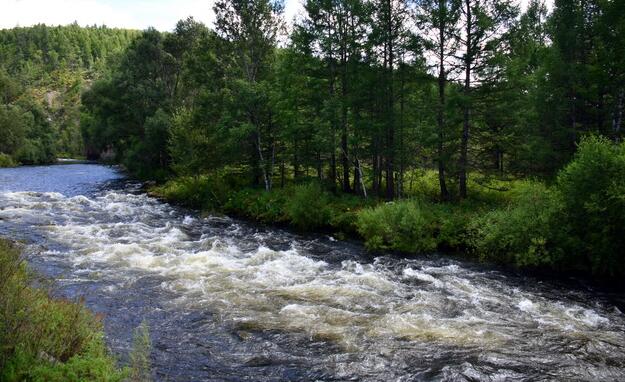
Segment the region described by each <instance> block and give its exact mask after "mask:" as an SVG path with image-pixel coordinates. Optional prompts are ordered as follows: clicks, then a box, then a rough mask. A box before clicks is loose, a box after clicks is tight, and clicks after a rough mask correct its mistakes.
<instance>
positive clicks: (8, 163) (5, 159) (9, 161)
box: [0, 153, 17, 168]
mask: <svg viewBox="0 0 625 382" xmlns="http://www.w3.org/2000/svg"><path fill="white" fill-rule="evenodd" d="M15 166H17V163H15V161H14V160H13V158H11V157H10V156H9V155H7V154H5V153H0V168H2V167H15Z"/></svg>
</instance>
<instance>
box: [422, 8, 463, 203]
mask: <svg viewBox="0 0 625 382" xmlns="http://www.w3.org/2000/svg"><path fill="white" fill-rule="evenodd" d="M416 16H417V26H418V27H419V29H420V30H421V36H422V38H423V40H424V45H425V48H426V49H427V50H428V52H429V53H430V54H432V55H433V56H434V57H435V58H436V69H437V72H438V81H437V83H438V105H437V106H438V107H437V112H436V123H437V125H438V130H437V145H436V146H437V147H436V161H437V163H438V182H439V187H440V198H441V200H443V201H449V199H450V194H449V190H448V188H447V181H446V178H445V171H446V157H447V155H446V153H445V141H446V137H445V135H446V134H445V132H446V130H447V128H446V122H445V112H446V88H447V83H448V75H449V73H450V71H452V70H453V66H452V62H451V60H452V58H453V57H454V55H455V53H456V51H457V50H458V40H457V39H456V36H457V35H458V34H459V30H458V28H459V25H458V22H459V17H460V0H423V1H421V2H420V3H419V4H418V8H417V13H416Z"/></svg>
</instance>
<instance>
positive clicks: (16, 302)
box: [0, 240, 125, 382]
mask: <svg viewBox="0 0 625 382" xmlns="http://www.w3.org/2000/svg"><path fill="white" fill-rule="evenodd" d="M32 282H33V276H32V275H31V274H30V273H29V272H28V270H27V269H26V267H25V265H24V264H23V263H22V261H21V259H20V255H19V252H18V250H17V249H16V248H15V247H14V246H13V245H12V244H10V243H8V242H6V241H3V240H0V380H2V381H23V380H32V381H52V382H54V381H59V382H60V381H120V380H122V379H123V378H124V376H125V371H120V370H119V369H117V368H116V366H115V360H114V359H112V358H111V357H110V356H109V355H108V353H107V350H106V346H105V344H104V338H103V332H102V324H101V322H100V321H99V320H98V319H97V318H96V317H95V316H94V315H93V314H92V313H91V312H90V311H88V310H87V309H86V308H85V307H84V305H82V304H77V303H73V302H69V301H65V300H55V299H52V298H50V296H49V295H48V293H47V291H45V290H44V289H41V288H33V287H31V286H30V284H31V283H32Z"/></svg>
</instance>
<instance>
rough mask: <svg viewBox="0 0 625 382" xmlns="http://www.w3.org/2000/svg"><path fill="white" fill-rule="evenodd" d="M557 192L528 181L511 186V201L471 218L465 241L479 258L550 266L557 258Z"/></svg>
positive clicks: (558, 251)
mask: <svg viewBox="0 0 625 382" xmlns="http://www.w3.org/2000/svg"><path fill="white" fill-rule="evenodd" d="M558 211H559V201H558V197H557V194H556V193H555V192H554V191H552V190H549V189H547V188H546V187H545V186H544V185H543V184H540V183H534V182H528V183H526V184H525V185H523V186H520V187H518V188H517V189H515V191H514V194H513V196H512V200H511V202H510V203H509V204H508V205H507V206H505V207H504V208H499V209H494V210H492V211H490V212H487V213H486V214H484V215H482V216H480V217H479V218H477V219H475V220H473V221H472V222H471V224H470V228H469V231H470V233H471V236H470V237H469V242H470V244H471V246H472V248H473V249H474V250H475V252H477V254H478V255H479V256H480V258H482V259H484V260H488V261H490V262H496V263H502V264H514V265H516V266H519V267H536V266H553V265H556V264H557V263H558V262H559V261H560V260H561V257H560V256H561V254H562V251H561V249H560V248H559V247H558V245H560V243H558V242H557V241H556V239H555V238H556V237H557V236H556V235H555V234H554V231H555V230H556V229H559V228H561V225H562V224H563V222H558V219H557V216H558Z"/></svg>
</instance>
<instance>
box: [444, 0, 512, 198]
mask: <svg viewBox="0 0 625 382" xmlns="http://www.w3.org/2000/svg"><path fill="white" fill-rule="evenodd" d="M460 9H461V16H460V22H461V25H462V31H461V32H460V34H458V35H457V37H456V38H457V39H458V40H459V41H460V44H461V46H462V56H459V57H458V59H459V63H458V66H459V67H460V68H461V69H462V71H463V72H464V79H463V89H464V107H463V124H462V136H461V140H460V157H459V161H458V169H459V175H458V184H459V196H460V198H461V199H464V198H466V197H467V172H468V168H469V152H468V151H469V135H470V129H471V111H472V100H471V97H472V88H473V84H474V83H476V82H477V83H478V84H479V83H480V82H483V81H485V80H487V79H489V78H490V77H492V76H493V75H496V74H497V70H498V68H495V67H493V66H492V65H491V62H490V59H492V57H493V55H494V54H495V52H497V51H498V49H501V47H500V45H499V43H500V42H501V40H500V37H501V35H502V34H503V32H504V31H505V30H506V29H507V28H509V27H510V26H511V22H512V20H514V17H515V16H516V14H517V8H516V7H514V6H513V5H512V2H511V1H510V0H483V1H480V0H462V6H461V7H460Z"/></svg>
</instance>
